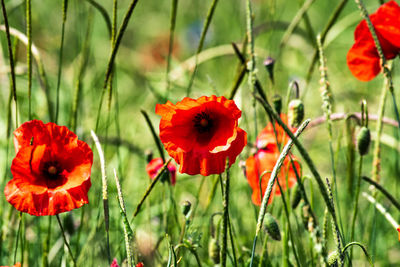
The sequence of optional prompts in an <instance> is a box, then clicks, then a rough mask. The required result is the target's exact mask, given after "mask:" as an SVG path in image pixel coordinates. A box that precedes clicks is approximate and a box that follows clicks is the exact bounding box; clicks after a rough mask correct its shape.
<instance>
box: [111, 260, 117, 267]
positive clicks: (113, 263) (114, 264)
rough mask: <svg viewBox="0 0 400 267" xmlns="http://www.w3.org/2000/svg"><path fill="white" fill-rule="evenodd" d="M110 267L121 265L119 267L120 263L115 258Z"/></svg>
mask: <svg viewBox="0 0 400 267" xmlns="http://www.w3.org/2000/svg"><path fill="white" fill-rule="evenodd" d="M110 267H119V265H118V261H117V259H116V258H114V259H113V261H112V262H111V265H110Z"/></svg>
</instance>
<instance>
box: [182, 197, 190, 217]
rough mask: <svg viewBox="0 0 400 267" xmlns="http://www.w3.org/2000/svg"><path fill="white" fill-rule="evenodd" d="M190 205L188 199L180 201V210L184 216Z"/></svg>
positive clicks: (187, 212)
mask: <svg viewBox="0 0 400 267" xmlns="http://www.w3.org/2000/svg"><path fill="white" fill-rule="evenodd" d="M191 207H192V203H190V202H189V201H188V200H186V201H185V202H183V203H182V205H181V211H182V214H183V215H184V216H187V215H188V214H189V212H190V208H191Z"/></svg>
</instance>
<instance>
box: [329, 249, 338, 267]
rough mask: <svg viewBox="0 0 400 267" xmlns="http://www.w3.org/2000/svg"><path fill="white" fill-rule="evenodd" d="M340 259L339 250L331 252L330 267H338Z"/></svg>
mask: <svg viewBox="0 0 400 267" xmlns="http://www.w3.org/2000/svg"><path fill="white" fill-rule="evenodd" d="M339 257H340V254H339V252H338V251H337V250H335V251H333V252H331V253H330V254H329V256H328V266H330V267H334V266H338V260H339Z"/></svg>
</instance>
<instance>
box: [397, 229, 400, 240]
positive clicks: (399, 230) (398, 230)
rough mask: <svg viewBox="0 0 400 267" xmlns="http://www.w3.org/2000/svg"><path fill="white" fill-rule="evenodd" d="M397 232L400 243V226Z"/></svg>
mask: <svg viewBox="0 0 400 267" xmlns="http://www.w3.org/2000/svg"><path fill="white" fill-rule="evenodd" d="M397 232H399V241H400V226H399V227H397Z"/></svg>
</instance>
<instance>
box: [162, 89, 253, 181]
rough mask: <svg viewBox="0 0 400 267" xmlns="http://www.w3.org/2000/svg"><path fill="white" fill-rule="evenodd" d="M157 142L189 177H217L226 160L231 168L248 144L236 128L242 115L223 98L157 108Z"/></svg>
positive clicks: (231, 102)
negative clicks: (158, 140)
mask: <svg viewBox="0 0 400 267" xmlns="http://www.w3.org/2000/svg"><path fill="white" fill-rule="evenodd" d="M156 113H157V114H158V115H160V116H161V121H160V139H161V141H162V142H163V144H164V147H165V149H166V150H167V151H168V154H169V155H170V156H171V157H172V158H174V159H175V161H176V162H177V163H178V164H180V168H179V171H180V172H181V173H187V174H190V175H195V174H201V175H204V176H207V175H210V174H219V173H222V172H223V171H224V170H225V161H226V158H227V157H229V164H230V165H232V164H233V163H234V162H235V160H236V157H237V156H238V155H239V154H240V152H242V150H243V148H244V146H245V145H246V143H247V134H246V132H245V131H244V130H242V129H241V128H239V127H238V119H239V118H240V116H241V111H240V110H239V109H238V108H237V106H236V104H235V102H234V101H233V100H227V99H226V98H225V97H223V96H221V97H216V96H215V95H213V96H211V97H207V96H202V97H200V98H198V99H192V98H188V97H185V98H184V99H183V100H182V101H180V102H178V103H176V105H174V104H172V103H171V102H169V101H168V102H167V103H166V104H162V105H161V104H158V105H157V106H156Z"/></svg>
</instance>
